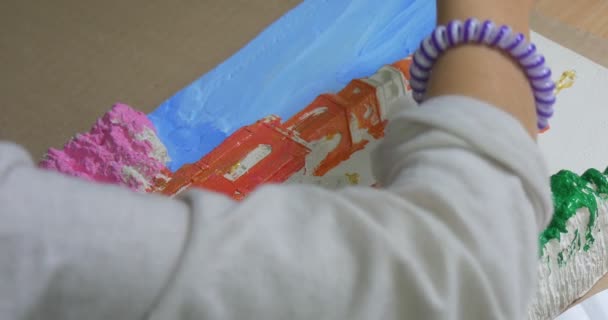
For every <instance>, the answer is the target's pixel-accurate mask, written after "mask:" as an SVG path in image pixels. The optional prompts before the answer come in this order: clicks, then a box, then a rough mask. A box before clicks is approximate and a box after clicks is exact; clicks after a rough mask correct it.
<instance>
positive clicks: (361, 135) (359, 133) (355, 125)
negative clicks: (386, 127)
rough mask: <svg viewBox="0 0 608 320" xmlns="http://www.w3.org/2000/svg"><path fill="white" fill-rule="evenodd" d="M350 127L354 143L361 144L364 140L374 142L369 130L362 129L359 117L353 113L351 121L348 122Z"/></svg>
mask: <svg viewBox="0 0 608 320" xmlns="http://www.w3.org/2000/svg"><path fill="white" fill-rule="evenodd" d="M348 126H349V129H350V135H351V139H352V142H353V143H359V142H361V141H363V140H367V141H372V140H374V137H373V136H372V135H371V134H369V132H368V131H367V129H365V128H361V127H360V125H359V120H358V119H357V116H356V115H355V114H353V113H351V114H350V119H349V121H348Z"/></svg>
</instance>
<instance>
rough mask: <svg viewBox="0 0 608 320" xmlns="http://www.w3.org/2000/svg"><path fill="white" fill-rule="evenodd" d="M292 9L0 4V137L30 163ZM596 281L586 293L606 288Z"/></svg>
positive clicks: (598, 53)
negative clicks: (14, 145)
mask: <svg viewBox="0 0 608 320" xmlns="http://www.w3.org/2000/svg"><path fill="white" fill-rule="evenodd" d="M550 1H552V0H550ZM543 2H545V3H548V1H543ZM562 2H563V1H562ZM298 3H299V1H297V0H281V1H279V0H232V1H225V0H129V1H124V0H104V1H91V0H54V1H42V0H2V1H0V64H1V66H2V68H1V69H0V70H1V72H0V97H1V98H2V101H1V102H0V111H1V113H0V114H1V116H0V139H3V140H4V139H7V140H12V141H15V142H17V143H19V144H22V145H24V146H25V147H26V148H27V149H28V150H29V151H30V152H31V153H32V155H33V156H34V158H36V159H37V158H40V157H41V156H42V155H43V153H44V152H45V151H46V149H47V148H48V147H49V146H53V147H61V146H62V145H63V143H65V142H66V141H67V140H68V139H69V138H70V137H71V136H72V135H74V134H75V133H77V132H83V131H86V130H88V129H89V128H90V126H91V125H92V123H93V122H94V121H95V119H97V118H98V117H99V116H100V115H102V114H103V113H104V112H105V111H107V110H108V109H109V107H110V106H111V105H112V104H113V103H115V102H118V101H120V102H125V103H127V104H130V105H131V106H133V107H135V108H137V109H139V110H142V111H145V112H150V111H152V110H153V109H154V108H155V107H156V106H158V105H159V104H160V103H161V102H162V101H163V100H165V99H166V98H168V97H170V96H171V95H172V94H174V93H175V92H176V91H177V90H179V89H180V88H182V87H184V86H185V85H187V84H188V83H190V82H191V81H192V80H194V79H196V78H198V77H199V76H200V75H202V74H204V73H205V72H207V71H208V70H210V69H211V68H213V67H214V66H215V65H217V64H218V63H220V62H221V61H222V60H224V59H225V58H227V57H229V56H230V55H231V54H233V53H234V52H236V51H237V50H238V49H239V48H241V47H242V46H243V45H245V44H246V43H247V42H248V41H249V40H250V39H252V38H253V37H254V36H255V35H256V34H258V33H259V32H260V31H262V30H263V29H264V27H265V26H267V25H268V24H270V23H272V22H273V21H274V20H276V19H277V18H279V17H280V16H281V15H282V14H283V13H285V12H286V11H287V10H289V9H290V8H292V7H294V6H295V5H297V4H298ZM568 3H569V2H568ZM539 10H540V11H537V12H536V13H535V16H534V19H533V28H534V29H535V30H536V31H538V32H540V33H541V34H543V35H545V36H547V37H549V38H551V39H553V40H555V41H557V42H558V43H561V44H563V45H565V46H566V47H569V48H571V49H573V50H575V51H577V52H579V53H581V54H583V55H585V56H587V57H589V58H590V59H592V60H595V61H596V62H598V63H601V64H603V65H605V66H608V43H607V40H606V39H605V38H601V37H600V36H597V35H595V36H594V35H592V34H590V33H584V32H582V31H580V30H577V29H576V28H574V27H571V26H568V25H566V24H564V23H562V22H559V20H557V19H554V18H552V17H551V16H550V14H549V15H548V14H547V12H548V11H547V10H544V11H543V10H542V8H539ZM549 13H550V12H549ZM601 16H602V15H600V17H601ZM606 16H607V15H606V14H604V15H603V17H606ZM604 19H605V18H604ZM603 281H604V283H603V284H602V285H600V286H598V287H596V288H595V289H594V292H595V291H597V290H600V289H603V288H607V287H608V278H605V279H604V280H603Z"/></svg>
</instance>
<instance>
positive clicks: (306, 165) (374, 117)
mask: <svg viewBox="0 0 608 320" xmlns="http://www.w3.org/2000/svg"><path fill="white" fill-rule="evenodd" d="M409 60H410V59H405V60H403V61H400V62H398V63H396V64H394V65H392V66H385V67H383V68H382V69H381V70H380V71H378V73H376V74H375V75H373V76H372V77H370V78H366V79H361V80H353V81H352V82H350V83H349V84H348V85H347V86H346V87H345V88H344V89H343V90H341V91H340V92H339V93H338V94H323V95H320V96H319V97H317V98H316V99H315V100H314V101H313V102H312V103H311V104H310V105H308V106H307V107H306V108H304V109H303V110H302V111H300V112H298V113H297V114H296V115H294V116H293V117H292V118H290V119H289V120H287V121H286V122H285V123H284V124H282V123H281V120H280V119H279V118H278V117H274V116H270V117H267V118H265V119H263V120H260V121H258V122H257V123H255V124H253V125H250V126H246V127H243V128H241V129H239V130H237V131H236V132H235V133H234V134H232V135H231V136H230V137H228V138H227V139H226V140H225V141H224V142H222V144H221V145H219V146H218V147H217V148H215V149H214V150H213V151H211V152H210V153H209V154H207V155H206V156H204V157H203V158H202V159H201V160H199V161H198V162H196V163H194V164H188V165H184V166H183V167H182V168H180V169H179V170H178V171H177V172H175V173H174V174H173V176H172V177H171V180H170V181H169V182H168V183H166V185H164V186H159V188H158V189H162V192H163V193H164V194H167V195H175V194H177V193H179V192H180V191H182V190H184V189H186V188H190V187H196V188H203V189H208V190H213V191H216V192H220V193H223V194H226V195H229V196H231V197H233V198H234V199H237V200H240V199H243V198H244V197H245V196H246V195H247V194H249V193H250V192H252V191H253V190H254V189H255V188H256V187H257V186H259V185H261V184H266V183H282V182H284V181H285V180H287V179H288V178H289V177H290V176H292V175H293V174H295V173H297V172H304V173H305V174H309V175H315V176H323V175H324V174H326V173H327V172H328V171H330V170H331V169H333V168H335V167H337V166H338V165H340V163H342V162H343V161H345V160H347V159H348V158H349V157H350V156H351V155H352V154H353V153H355V152H357V151H359V150H361V149H363V148H364V147H365V145H366V144H367V143H368V142H369V141H370V139H379V138H381V137H382V136H383V135H384V127H385V124H386V122H387V119H388V118H389V116H390V115H391V114H392V113H394V112H395V110H389V105H390V102H391V101H393V100H394V99H396V98H397V97H399V96H403V95H405V94H406V91H408V85H407V79H406V76H407V74H408V70H409V65H410V63H411V61H409Z"/></svg>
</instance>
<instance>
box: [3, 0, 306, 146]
mask: <svg viewBox="0 0 608 320" xmlns="http://www.w3.org/2000/svg"><path fill="white" fill-rule="evenodd" d="M297 3H299V1H295V0H281V1H276V0H238V1H237V0H233V1H223V0H179V1H173V0H129V1H123V0H104V1H91V0H84V1H82V0H55V1H41V0H2V1H0V64H1V65H2V68H1V69H0V70H1V71H0V97H2V101H1V102H0V109H1V111H2V112H1V117H0V139H8V140H12V141H15V142H17V143H19V144H22V145H24V146H25V147H26V148H27V149H28V150H29V151H30V152H31V153H32V155H33V156H34V158H40V157H41V156H42V155H43V153H44V152H45V151H46V149H47V148H48V147H49V146H53V147H61V146H62V145H63V143H65V142H66V141H67V140H68V139H69V138H70V137H71V136H73V135H74V134H75V133H77V132H83V131H86V130H88V129H89V128H90V126H91V125H92V124H93V122H94V121H95V120H96V119H97V118H98V117H99V116H101V115H102V114H103V113H104V112H105V111H107V110H108V109H109V108H110V106H111V105H112V104H113V103H115V102H118V101H121V102H124V103H127V104H130V105H131V106H133V107H135V108H137V109H139V110H142V111H145V112H150V111H152V110H153V109H154V108H155V107H156V106H158V105H159V104H160V103H161V102H162V101H163V100H165V99H166V98H168V97H170V96H171V95H173V94H174V93H175V92H176V91H177V90H179V89H181V88H182V87H184V86H186V85H187V84H188V83H190V82H191V81H193V80H194V79H196V78H198V77H199V76H201V75H202V74H204V73H205V72H207V71H208V70H210V69H211V68H213V67H214V66H215V65H217V64H218V63H220V62H221V61H222V60H224V59H225V58H227V57H229V56H230V55H231V54H233V53H234V52H236V51H237V50H238V49H240V48H241V47H242V46H243V45H245V44H246V43H247V42H248V41H249V40H250V39H252V38H253V37H254V36H255V35H256V34H258V33H259V32H260V31H262V30H263V29H264V27H266V26H267V25H268V24H270V23H272V22H273V21H275V20H276V19H277V18H279V17H280V16H281V15H283V14H284V13H285V12H286V11H287V10H289V9H290V8H292V7H293V6H295V5H297Z"/></svg>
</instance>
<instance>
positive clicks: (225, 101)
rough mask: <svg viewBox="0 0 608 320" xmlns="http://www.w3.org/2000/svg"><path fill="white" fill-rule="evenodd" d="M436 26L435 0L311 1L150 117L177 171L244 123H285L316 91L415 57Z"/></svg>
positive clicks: (330, 89) (338, 86)
mask: <svg viewBox="0 0 608 320" xmlns="http://www.w3.org/2000/svg"><path fill="white" fill-rule="evenodd" d="M434 25H435V1H430V0H382V1H376V0H308V1H304V2H303V3H302V4H300V5H299V6H298V7H296V8H294V9H293V10H292V11H290V12H288V13H287V14H286V15H284V16H283V17H282V18H281V19H279V20H278V21H276V22H275V23H274V24H273V25H271V26H270V27H268V28H267V29H266V30H265V31H264V32H262V33H261V34H260V35H258V36H257V37H256V38H255V39H254V40H253V41H251V42H250V43H249V44H248V45H247V46H245V47H244V48H243V49H241V50H240V51H239V52H237V53H236V54H235V55H233V56H232V57H230V58H229V59H228V60H226V61H224V62H223V63H222V64H220V65H219V66H217V67H216V68H215V69H213V70H212V71H210V72H209V73H207V74H205V75H204V76H202V77H201V78H199V79H198V80H196V81H194V82H193V83H192V84H190V85H189V86H187V87H186V88H184V89H182V90H181V91H179V92H178V93H177V94H175V95H174V96H173V97H171V98H169V99H168V100H167V101H165V102H164V103H163V104H161V105H160V106H159V107H158V109H156V110H155V111H154V112H152V113H151V114H150V115H149V118H150V119H151V120H152V122H153V123H154V125H155V126H156V128H157V130H158V133H159V137H160V139H161V140H162V141H163V143H164V144H165V145H166V146H167V149H168V151H169V156H170V157H171V159H172V162H171V163H170V168H171V170H177V169H178V168H179V167H181V166H182V165H183V164H185V163H191V162H195V161H198V160H199V159H200V158H201V157H202V156H203V155H205V154H207V153H208V152H209V151H211V150H212V149H213V148H215V147H216V146H217V145H219V144H220V143H221V142H222V141H223V140H224V139H225V138H226V137H227V136H229V135H230V134H232V133H233V132H234V131H236V130H237V129H238V128H240V127H242V126H243V125H247V124H251V123H253V122H255V121H257V120H259V119H260V118H262V117H264V116H266V115H269V114H275V115H278V116H280V117H282V118H283V119H284V120H286V119H287V118H289V117H290V116H292V115H293V114H295V113H296V112H298V111H299V110H301V109H302V108H304V107H305V106H306V105H308V104H309V103H310V102H311V101H312V100H313V99H314V98H315V97H316V96H317V95H319V94H321V93H324V92H336V91H338V90H340V89H341V88H342V87H344V86H345V85H346V84H347V83H348V82H349V81H350V80H352V79H355V78H361V77H365V76H369V75H371V74H373V73H374V72H375V71H376V70H377V69H379V68H380V67H381V66H382V65H385V64H388V63H392V62H394V61H397V60H399V59H402V58H404V57H406V56H407V55H409V54H411V53H412V52H413V51H414V50H415V49H416V48H417V46H418V45H419V43H420V41H421V40H422V38H423V37H424V36H425V35H427V34H428V33H430V31H431V30H432V28H433V27H434Z"/></svg>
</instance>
